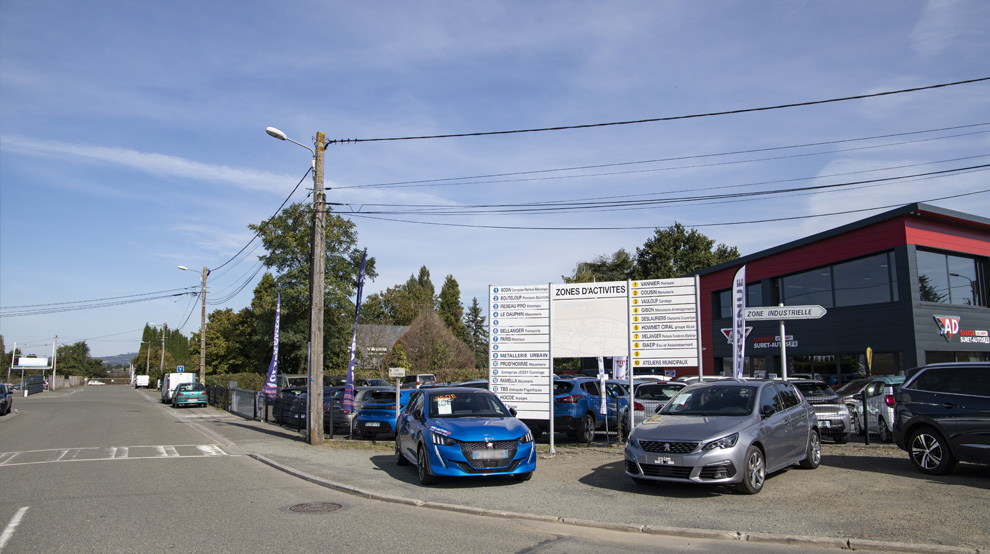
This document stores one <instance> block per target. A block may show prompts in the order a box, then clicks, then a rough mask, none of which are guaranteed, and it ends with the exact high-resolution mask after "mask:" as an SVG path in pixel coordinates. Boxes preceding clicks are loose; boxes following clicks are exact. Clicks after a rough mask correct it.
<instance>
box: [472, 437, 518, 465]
mask: <svg viewBox="0 0 990 554" xmlns="http://www.w3.org/2000/svg"><path fill="white" fill-rule="evenodd" d="M489 444H491V445H492V447H491V448H490V449H489V448H488V445H489ZM517 448H519V441H494V442H491V443H488V442H485V441H474V442H462V443H461V454H463V455H464V459H466V460H467V461H468V463H469V464H470V465H471V467H473V468H474V469H493V468H500V467H505V465H506V464H507V463H509V461H510V460H512V459H513V458H515V457H516V449H517ZM479 450H505V451H506V457H505V458H502V459H498V460H473V459H471V458H472V455H471V453H472V452H474V451H479Z"/></svg>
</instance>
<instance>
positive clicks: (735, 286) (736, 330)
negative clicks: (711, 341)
mask: <svg viewBox="0 0 990 554" xmlns="http://www.w3.org/2000/svg"><path fill="white" fill-rule="evenodd" d="M744 309H746V266H745V265H744V266H742V267H740V268H739V271H736V276H735V277H733V278H732V376H733V377H735V378H736V379H739V378H741V377H742V376H743V371H744V369H745V361H746V320H745V319H743V310H744ZM781 340H783V337H781Z"/></svg>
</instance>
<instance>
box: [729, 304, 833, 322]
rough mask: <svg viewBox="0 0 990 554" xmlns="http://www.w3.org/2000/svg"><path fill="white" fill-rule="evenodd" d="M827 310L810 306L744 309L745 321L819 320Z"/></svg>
mask: <svg viewBox="0 0 990 554" xmlns="http://www.w3.org/2000/svg"><path fill="white" fill-rule="evenodd" d="M826 313H827V311H826V310H825V308H823V307H821V306H817V305H809V306H766V307H762V308H743V319H745V320H746V321H770V320H773V321H780V320H784V319H819V318H821V317H822V316H823V315H825V314H826Z"/></svg>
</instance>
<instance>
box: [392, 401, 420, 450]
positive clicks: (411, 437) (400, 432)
mask: <svg viewBox="0 0 990 554" xmlns="http://www.w3.org/2000/svg"><path fill="white" fill-rule="evenodd" d="M425 398H426V393H424V392H423V391H420V390H417V391H416V392H415V393H413V396H412V398H410V399H409V402H408V404H406V407H405V408H404V409H403V410H402V411H401V412H399V417H398V421H397V423H396V425H395V441H396V443H398V448H399V450H400V451H401V452H402V453H404V454H405V455H406V457H407V458H409V459H411V460H415V459H416V448H417V443H418V440H419V437H420V436H421V435H422V433H423V419H424V418H425V415H426V414H423V410H425V409H426V400H425ZM417 410H418V411H419V413H420V414H422V416H421V417H420V418H418V419H417V418H416V417H414V416H413V414H414V413H416V411H417Z"/></svg>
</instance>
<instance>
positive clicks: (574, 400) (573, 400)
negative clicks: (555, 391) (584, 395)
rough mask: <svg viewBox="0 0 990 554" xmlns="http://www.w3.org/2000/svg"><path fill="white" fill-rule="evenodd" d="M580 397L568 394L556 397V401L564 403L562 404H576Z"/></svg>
mask: <svg viewBox="0 0 990 554" xmlns="http://www.w3.org/2000/svg"><path fill="white" fill-rule="evenodd" d="M580 399H581V397H580V396H574V395H570V396H564V397H561V398H558V399H557V402H561V403H564V404H577V403H578V400H580Z"/></svg>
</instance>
